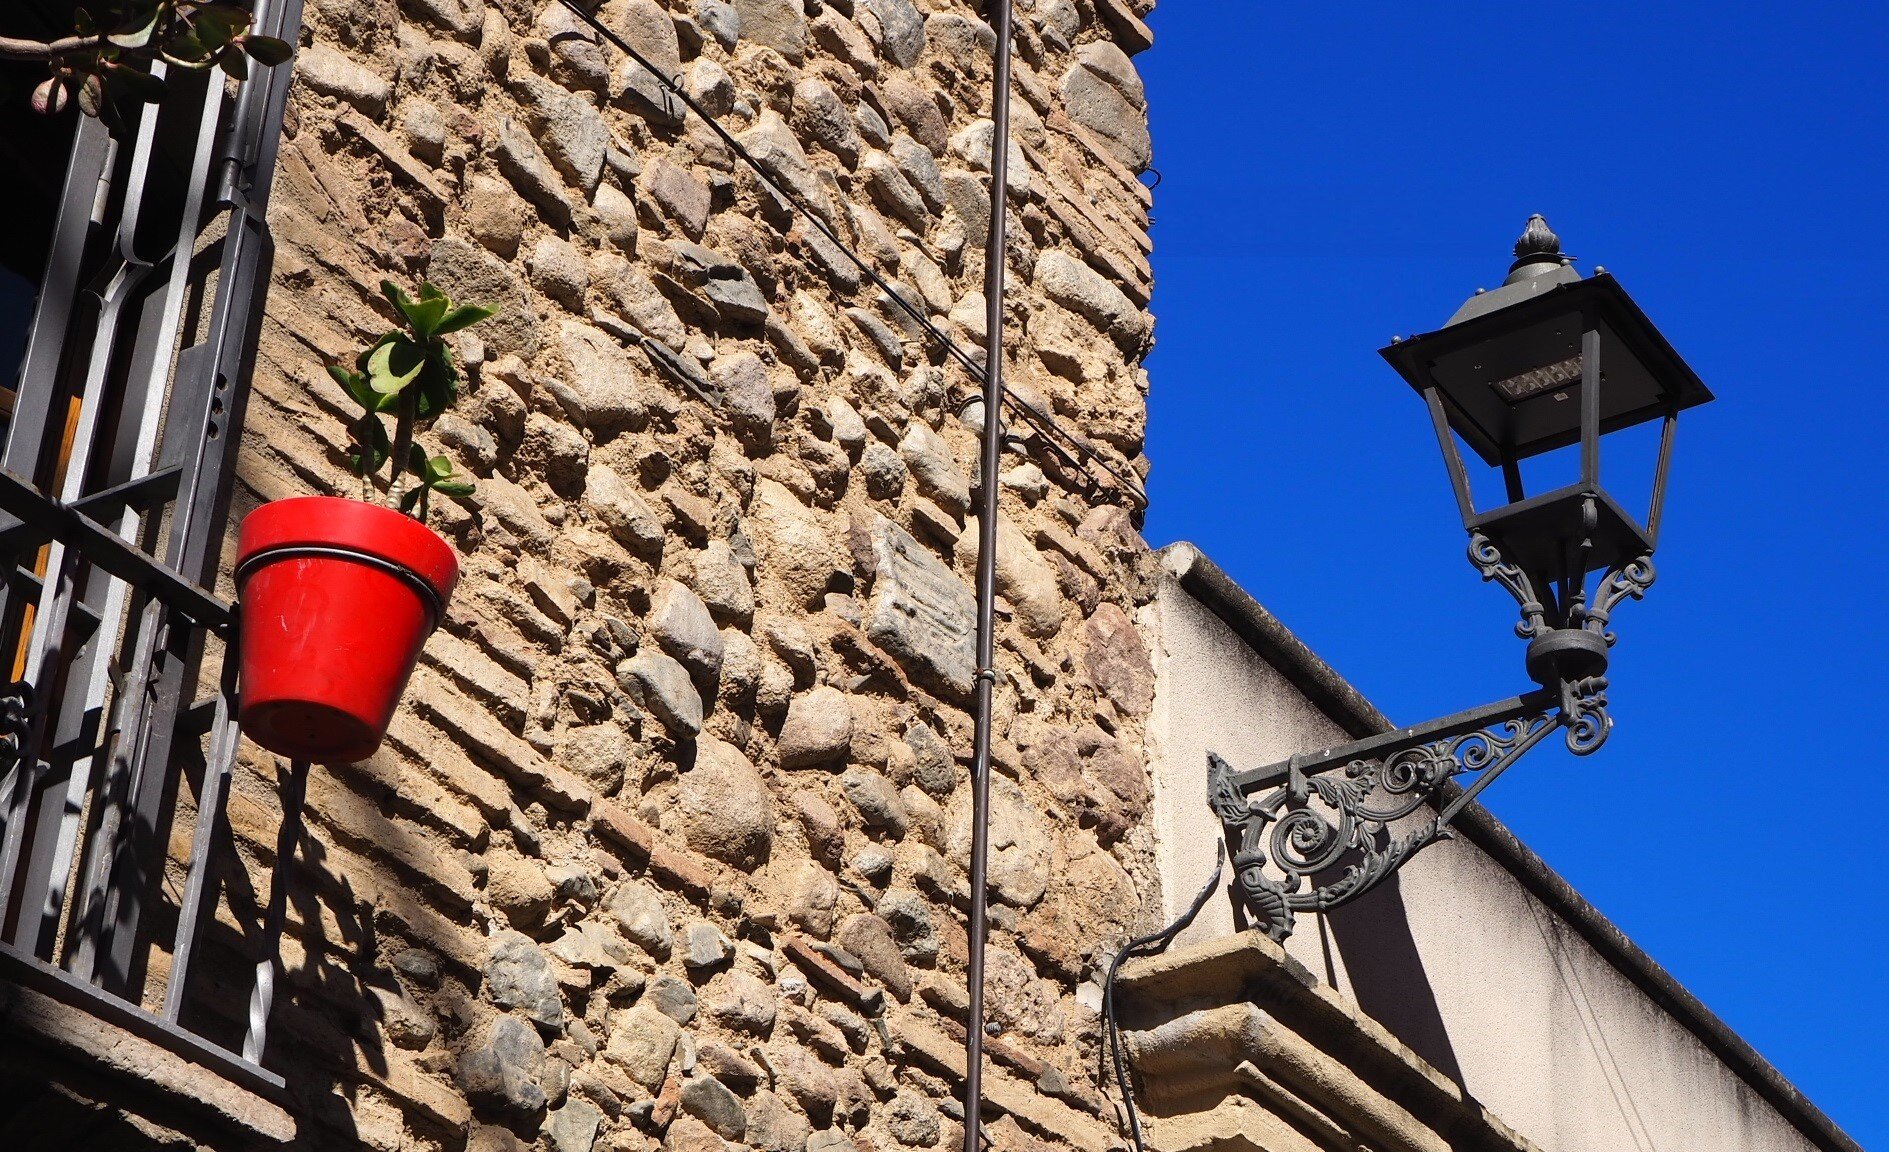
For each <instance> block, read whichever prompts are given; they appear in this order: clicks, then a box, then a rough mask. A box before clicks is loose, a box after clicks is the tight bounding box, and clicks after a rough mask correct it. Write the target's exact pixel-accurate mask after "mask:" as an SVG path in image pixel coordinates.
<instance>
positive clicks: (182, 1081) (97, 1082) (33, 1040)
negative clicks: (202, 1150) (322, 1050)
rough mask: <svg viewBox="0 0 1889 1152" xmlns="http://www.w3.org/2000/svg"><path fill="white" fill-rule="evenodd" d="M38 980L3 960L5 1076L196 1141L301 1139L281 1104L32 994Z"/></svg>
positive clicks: (0, 1057)
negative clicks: (40, 1082)
mask: <svg viewBox="0 0 1889 1152" xmlns="http://www.w3.org/2000/svg"><path fill="white" fill-rule="evenodd" d="M28 979H31V973H29V972H28V971H27V968H26V966H25V965H23V964H21V963H20V962H19V961H18V960H17V959H16V958H14V957H11V956H0V1067H3V1068H4V1069H5V1070H6V1071H8V1072H10V1073H12V1074H15V1075H21V1076H31V1077H43V1078H44V1080H45V1082H46V1083H48V1084H56V1085H59V1086H60V1087H61V1088H63V1089H66V1090H68V1091H69V1092H70V1093H73V1094H75V1095H77V1096H78V1097H80V1098H85V1099H90V1100H94V1101H97V1102H100V1103H104V1104H108V1105H110V1106H112V1107H116V1108H120V1109H122V1110H123V1111H124V1112H126V1113H127V1114H129V1115H132V1116H135V1117H138V1118H139V1119H141V1120H143V1121H145V1122H147V1123H148V1124H151V1125H154V1126H155V1127H156V1128H158V1129H162V1130H168V1131H171V1132H174V1133H176V1134H178V1135H180V1136H184V1137H186V1138H188V1139H190V1140H193V1141H199V1142H206V1143H209V1144H210V1145H211V1146H214V1147H219V1148H228V1149H231V1150H232V1152H234V1150H235V1149H251V1148H254V1149H265V1148H278V1147H282V1146H284V1145H286V1144H287V1143H289V1142H290V1141H292V1140H293V1139H294V1138H295V1136H296V1123H295V1120H294V1118H293V1117H291V1116H290V1115H289V1113H288V1112H287V1111H286V1110H284V1109H283V1108H282V1106H281V1105H280V1104H278V1103H277V1102H275V1101H273V1100H270V1099H266V1098H264V1097H263V1096H262V1095H259V1094H258V1093H257V1092H256V1091H253V1090H252V1089H250V1088H248V1087H245V1086H244V1085H241V1084H238V1083H236V1082H235V1081H234V1080H231V1079H229V1078H227V1077H226V1076H225V1075H223V1074H222V1073H220V1072H218V1071H217V1070H214V1069H211V1068H209V1067H206V1066H205V1065H204V1064H201V1063H197V1062H195V1061H192V1060H190V1059H189V1058H187V1057H186V1056H184V1055H180V1054H179V1053H177V1052H174V1051H171V1050H169V1049H167V1048H165V1047H163V1046H161V1045H158V1044H155V1043H153V1042H152V1041H150V1040H148V1039H145V1038H143V1037H141V1036H138V1035H135V1034H134V1033H132V1032H131V1031H129V1030H128V1029H126V1028H122V1027H120V1026H118V1025H117V1024H114V1023H112V1022H111V1021H109V1020H106V1019H103V1018H101V1017H100V1016H97V1015H94V1014H93V1013H91V1012H88V1011H86V1010H85V1009H83V1008H79V1007H75V1006H73V1005H71V1004H67V1003H63V1002H61V1001H60V1000H58V999H55V998H54V997H53V996H50V995H48V994H46V993H45V992H43V991H40V990H38V989H35V988H32V987H28V986H26V980H28Z"/></svg>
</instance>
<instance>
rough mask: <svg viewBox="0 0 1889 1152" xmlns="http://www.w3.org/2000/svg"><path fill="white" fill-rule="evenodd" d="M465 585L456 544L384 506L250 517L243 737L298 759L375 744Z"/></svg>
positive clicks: (241, 557) (365, 750) (310, 499)
mask: <svg viewBox="0 0 1889 1152" xmlns="http://www.w3.org/2000/svg"><path fill="white" fill-rule="evenodd" d="M458 579H459V560H458V558H457V557H456V556H454V555H453V550H452V546H451V545H449V544H447V543H446V541H445V540H443V539H441V538H440V536H439V534H438V533H437V532H434V531H433V530H432V529H430V528H428V527H427V526H426V525H424V524H421V523H420V522H419V521H417V520H413V519H411V518H409V517H406V516H403V515H401V514H400V513H398V512H395V511H393V510H392V509H390V508H383V507H381V506H380V505H378V504H367V503H363V502H361V501H359V500H340V499H336V498H334V497H332V496H301V497H296V498H295V499H292V500H277V501H275V502H274V503H272V504H265V505H263V506H262V507H261V508H258V509H256V510H255V511H254V512H252V513H250V514H249V516H248V517H246V518H245V519H244V520H243V528H242V533H241V536H240V539H239V540H238V543H237V549H236V592H237V597H238V599H239V600H240V602H241V606H242V637H241V643H242V665H243V685H242V706H241V711H240V714H241V718H242V726H243V732H244V733H245V734H246V735H247V736H248V737H249V738H250V739H251V740H254V741H255V742H256V743H258V744H260V745H262V746H263V747H264V748H267V749H269V750H270V751H271V752H276V753H280V754H281V755H283V756H288V757H290V758H292V759H297V760H312V761H315V762H316V763H322V764H342V763H349V762H352V761H355V760H364V759H366V758H367V757H369V756H371V755H373V754H374V750H375V749H376V748H379V747H380V741H381V737H383V736H385V735H386V734H387V725H388V723H389V722H390V721H391V720H392V719H393V715H394V709H395V708H396V707H397V706H398V705H399V703H400V694H401V692H403V691H404V690H405V689H406V686H407V678H408V677H409V676H411V675H412V674H413V665H414V662H415V661H416V660H418V659H419V658H420V648H421V646H422V645H424V644H425V643H426V638H427V636H428V634H430V633H431V632H432V631H433V629H434V627H436V626H437V625H438V624H439V621H440V617H441V616H442V615H443V614H444V612H445V610H446V601H447V599H448V598H449V597H450V596H451V595H452V591H453V585H454V584H455V583H456V582H457V581H458Z"/></svg>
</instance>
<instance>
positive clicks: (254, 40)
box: [239, 33, 295, 68]
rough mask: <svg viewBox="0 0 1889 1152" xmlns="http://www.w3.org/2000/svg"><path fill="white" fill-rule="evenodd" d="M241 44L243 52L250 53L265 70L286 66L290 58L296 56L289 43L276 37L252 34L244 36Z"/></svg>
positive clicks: (250, 56)
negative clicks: (278, 65) (279, 65)
mask: <svg viewBox="0 0 1889 1152" xmlns="http://www.w3.org/2000/svg"><path fill="white" fill-rule="evenodd" d="M239 43H241V44H242V46H243V51H245V52H247V53H249V58H250V59H251V60H254V61H255V62H256V63H258V64H261V65H262V66H264V67H265V68H273V67H275V66H276V65H277V64H286V63H288V60H289V57H291V56H293V55H295V48H294V47H293V46H292V45H290V44H289V42H288V41H286V40H278V39H276V38H275V37H274V36H257V35H255V34H253V33H252V34H250V35H247V36H244V37H243V38H242V40H241V41H239Z"/></svg>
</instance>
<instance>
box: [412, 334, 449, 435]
mask: <svg viewBox="0 0 1889 1152" xmlns="http://www.w3.org/2000/svg"><path fill="white" fill-rule="evenodd" d="M419 388H420V404H419V411H418V413H417V415H418V416H419V417H420V419H422V420H431V419H432V418H433V417H435V416H437V415H439V414H440V413H441V412H444V411H445V410H446V409H448V408H450V407H452V403H453V401H454V400H457V399H458V398H459V373H458V371H456V370H455V369H454V368H453V364H452V360H451V358H450V354H449V353H447V351H446V349H445V348H444V347H443V346H439V345H435V346H434V348H433V354H432V355H430V356H428V357H427V362H426V371H425V372H424V373H422V374H421V376H420V384H419Z"/></svg>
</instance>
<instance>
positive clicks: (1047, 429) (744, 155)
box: [560, 0, 1148, 508]
mask: <svg viewBox="0 0 1889 1152" xmlns="http://www.w3.org/2000/svg"><path fill="white" fill-rule="evenodd" d="M560 3H562V4H563V5H564V7H566V8H568V9H570V11H571V12H572V14H574V15H575V16H576V17H577V18H578V19H579V20H582V21H583V22H584V23H585V24H586V25H587V26H588V27H589V28H590V29H591V30H592V31H594V32H596V33H597V34H598V35H599V36H602V37H603V38H604V39H605V40H607V41H609V42H610V44H611V45H612V46H613V47H615V48H616V49H617V50H618V51H620V52H622V53H623V54H624V55H626V56H628V57H629V58H630V59H631V60H634V61H635V62H636V64H637V65H638V66H639V67H641V68H642V69H643V71H645V72H647V73H649V75H650V76H651V77H652V78H653V79H654V80H655V81H656V82H657V83H658V84H660V85H662V87H663V89H664V90H665V91H667V92H668V93H670V94H671V95H673V96H675V97H676V99H678V100H680V101H681V102H682V104H683V106H684V107H686V108H687V109H688V110H689V111H691V112H693V113H695V115H696V116H697V117H698V118H700V119H701V121H702V122H703V123H704V124H706V125H708V127H709V129H710V130H711V131H712V132H714V133H715V135H716V136H717V137H718V138H719V139H720V140H721V142H722V143H723V144H724V145H726V146H727V148H728V149H729V151H731V152H733V153H734V154H735V156H736V157H737V158H738V159H740V160H741V162H742V163H743V164H746V165H747V166H748V167H749V168H750V169H752V170H753V171H754V173H755V174H756V175H757V176H759V177H760V178H761V180H762V181H763V182H764V183H765V184H766V185H767V187H768V190H769V191H771V192H772V193H773V194H774V195H775V196H776V197H778V198H779V199H780V200H781V202H782V203H784V204H786V205H787V206H788V207H790V208H792V209H793V210H794V211H795V212H796V213H798V214H799V215H800V217H801V219H803V220H805V221H806V222H807V225H808V227H810V228H812V229H813V230H814V231H816V232H818V233H819V234H820V236H821V238H823V239H824V240H825V241H826V242H827V243H829V244H831V245H832V246H833V247H834V248H836V249H838V250H839V252H840V254H841V255H843V256H845V257H846V259H847V260H848V261H849V262H850V263H851V264H852V265H853V266H854V267H855V268H857V269H859V271H860V273H861V275H863V276H865V277H866V279H868V280H870V281H872V283H873V286H874V287H876V288H878V289H879V290H880V291H881V292H883V293H884V294H885V297H886V299H887V300H888V301H890V302H891V303H892V305H893V307H895V308H897V309H898V310H899V311H900V312H902V313H904V314H905V315H906V316H907V317H909V318H910V319H911V321H912V322H913V323H914V324H916V325H918V326H919V328H920V329H921V330H923V331H924V333H925V334H926V335H927V336H928V337H930V338H931V340H932V342H933V343H934V344H936V345H937V346H938V348H939V349H941V350H942V351H943V352H944V353H945V354H946V355H948V356H950V357H951V359H953V360H955V361H957V362H958V364H959V365H960V366H962V367H963V368H964V370H965V371H966V372H968V373H970V375H971V378H972V379H973V380H974V381H976V382H977V383H979V384H982V383H984V366H983V365H982V364H981V363H979V362H978V360H977V359H976V357H974V356H972V355H971V353H969V352H967V351H965V350H964V348H963V346H962V345H960V344H959V343H958V342H957V341H955V340H953V339H952V338H951V337H950V336H949V335H948V334H946V333H945V331H944V330H943V329H941V328H939V327H938V325H937V324H935V323H933V321H932V319H931V317H930V316H927V315H926V314H925V312H924V310H923V309H921V308H919V307H918V306H916V305H914V304H913V303H912V302H911V301H909V300H907V299H906V298H905V296H904V295H903V294H902V293H900V292H899V291H897V290H896V289H895V288H893V286H892V283H891V282H890V281H889V280H887V279H886V278H885V277H884V276H882V275H880V274H879V272H878V271H877V270H876V269H874V268H873V267H872V266H871V265H870V264H868V263H867V262H866V260H865V259H864V258H863V257H862V256H860V255H859V253H857V252H855V251H854V250H853V248H852V246H851V245H849V244H847V243H846V241H844V240H842V239H841V238H840V237H839V236H838V234H836V233H835V232H834V230H833V228H832V226H831V225H829V224H828V223H827V222H826V221H825V220H824V219H823V218H821V216H820V214H819V213H818V212H815V211H814V210H813V208H812V207H811V206H810V205H808V204H807V203H806V201H804V200H802V199H801V198H800V197H799V196H798V195H796V194H795V193H794V191H793V190H792V189H790V188H788V187H787V186H786V185H785V184H784V183H783V182H782V181H781V180H780V178H779V177H777V176H775V175H774V173H772V172H771V171H769V170H768V168H767V166H766V165H765V164H763V163H761V161H760V159H759V158H758V157H756V156H755V155H754V154H753V153H752V152H750V151H748V149H747V147H746V146H744V145H743V144H742V143H741V141H740V140H738V139H736V138H735V136H734V134H733V133H731V132H730V131H728V129H727V128H726V127H724V126H723V125H722V123H721V122H720V121H719V120H717V119H715V117H714V116H713V115H711V114H710V113H709V111H708V110H707V109H706V108H704V107H702V105H701V103H700V102H699V101H697V100H696V99H695V97H693V96H691V95H689V94H688V92H687V91H685V90H684V89H683V88H682V86H681V85H680V84H678V83H676V81H675V80H674V79H673V78H672V77H669V76H666V75H664V74H663V73H662V71H661V70H660V69H658V68H656V67H655V66H654V65H653V64H651V63H650V62H649V59H648V57H646V56H644V55H643V54H642V53H641V52H638V51H637V50H636V48H635V47H633V46H632V45H631V44H630V43H629V42H628V41H627V40H625V39H623V37H621V36H619V35H617V34H616V33H615V32H614V31H612V30H611V29H610V27H609V26H608V25H606V24H604V23H603V22H602V21H601V20H599V19H597V17H596V16H595V15H593V14H592V13H590V12H586V11H585V10H584V9H583V7H582V6H581V5H580V4H578V2H577V0H560ZM1004 403H1005V404H1006V405H1008V406H1010V407H1012V408H1014V409H1016V411H1017V414H1018V415H1019V416H1021V417H1022V418H1023V420H1024V421H1025V422H1026V423H1028V424H1030V425H1031V426H1032V427H1035V428H1036V429H1037V430H1038V431H1040V432H1042V433H1043V434H1044V435H1045V436H1046V437H1054V438H1055V439H1056V440H1058V441H1060V442H1062V443H1059V444H1058V445H1057V449H1058V454H1059V455H1061V456H1063V458H1064V459H1065V460H1069V459H1070V456H1069V452H1068V450H1067V449H1066V448H1064V447H1063V444H1073V445H1075V451H1076V452H1077V453H1080V454H1081V455H1082V456H1083V457H1085V458H1086V459H1087V460H1089V461H1091V462H1093V463H1094V464H1095V465H1096V466H1097V467H1099V468H1101V469H1102V471H1103V472H1105V473H1106V474H1107V475H1108V477H1109V480H1110V481H1111V482H1112V483H1113V485H1114V486H1115V487H1116V488H1117V489H1119V490H1120V491H1122V492H1123V493H1125V494H1126V495H1127V496H1128V497H1129V499H1130V500H1132V501H1133V502H1134V503H1135V504H1136V505H1137V506H1139V507H1142V508H1145V507H1147V506H1148V497H1147V494H1146V493H1145V492H1144V491H1143V490H1142V488H1141V485H1140V484H1139V483H1136V482H1134V481H1132V480H1130V479H1129V478H1128V477H1126V476H1124V475H1122V473H1121V471H1120V470H1119V469H1117V468H1116V467H1115V466H1114V465H1113V464H1111V463H1110V462H1109V461H1108V460H1106V459H1104V458H1103V457H1102V456H1101V454H1100V453H1098V452H1096V451H1095V449H1094V448H1092V447H1090V446H1089V445H1087V444H1085V443H1084V442H1083V441H1082V439H1081V438H1080V437H1077V436H1075V435H1073V434H1071V433H1070V432H1068V431H1066V430H1065V429H1063V428H1062V426H1061V425H1059V424H1057V423H1056V421H1055V418H1054V417H1052V416H1050V415H1049V414H1048V413H1046V412H1044V411H1043V410H1042V409H1040V408H1038V407H1036V405H1034V404H1032V403H1030V402H1029V401H1027V400H1025V399H1023V398H1022V397H1020V396H1017V395H1016V394H1015V393H1007V394H1006V395H1005V397H1004ZM1071 462H1072V463H1075V462H1074V461H1071ZM1078 467H1080V465H1079V464H1078ZM1085 471H1086V470H1085Z"/></svg>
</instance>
